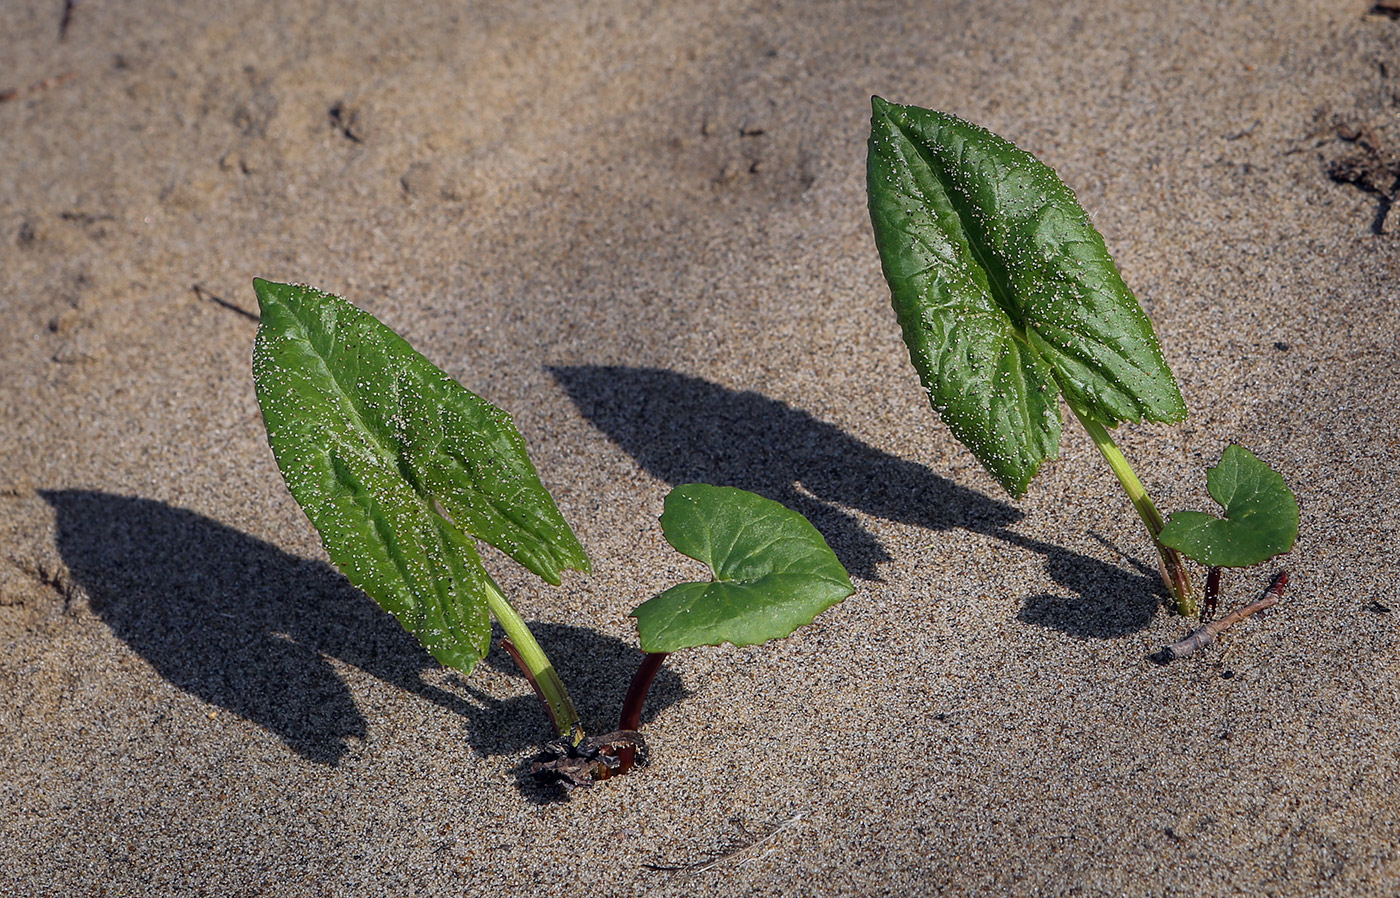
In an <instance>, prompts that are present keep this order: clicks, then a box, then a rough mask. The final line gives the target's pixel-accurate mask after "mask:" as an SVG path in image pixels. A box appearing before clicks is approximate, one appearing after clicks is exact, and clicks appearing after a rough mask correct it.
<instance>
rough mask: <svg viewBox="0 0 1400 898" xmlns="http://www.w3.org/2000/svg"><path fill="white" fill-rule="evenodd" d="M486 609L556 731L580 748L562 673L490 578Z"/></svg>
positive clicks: (579, 732)
mask: <svg viewBox="0 0 1400 898" xmlns="http://www.w3.org/2000/svg"><path fill="white" fill-rule="evenodd" d="M486 607H487V608H489V609H490V610H491V614H492V615H493V616H494V617H495V618H496V620H497V622H499V623H500V625H501V629H502V630H504V631H505V632H506V638H507V639H508V640H509V642H508V643H507V644H506V649H507V651H509V652H510V654H511V657H512V658H514V659H515V662H516V663H517V664H519V665H520V669H521V670H522V671H523V672H524V673H525V675H526V676H527V677H528V678H529V679H530V685H531V686H533V687H535V691H536V693H538V694H539V697H540V701H541V702H543V703H544V707H545V710H546V711H548V712H549V719H550V721H551V722H552V723H553V724H554V731H555V732H556V733H558V734H559V736H560V737H565V738H568V739H569V741H570V742H572V743H573V744H574V745H577V744H578V743H579V742H580V741H582V739H583V727H581V726H580V725H579V717H578V711H577V710H576V709H575V708H574V703H573V702H572V701H571V700H570V699H569V690H567V689H565V688H564V681H563V680H561V679H560V678H559V673H558V672H557V671H556V670H555V669H554V665H553V664H551V663H550V661H549V656H548V655H546V654H545V653H544V649H543V648H541V647H540V643H539V641H538V640H537V639H535V635H534V634H533V633H531V632H530V628H529V627H528V626H526V625H525V619H524V618H522V617H521V616H520V613H519V612H517V611H516V610H515V606H513V605H511V603H510V601H509V600H507V599H506V597H505V595H504V594H502V592H501V588H500V587H499V586H497V585H496V582H495V581H494V580H491V579H490V578H489V577H488V578H487V580H486Z"/></svg>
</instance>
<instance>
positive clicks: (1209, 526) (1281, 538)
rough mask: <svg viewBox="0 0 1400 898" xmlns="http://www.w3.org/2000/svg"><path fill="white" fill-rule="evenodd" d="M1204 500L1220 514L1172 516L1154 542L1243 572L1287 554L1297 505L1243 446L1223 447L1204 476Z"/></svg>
mask: <svg viewBox="0 0 1400 898" xmlns="http://www.w3.org/2000/svg"><path fill="white" fill-rule="evenodd" d="M1206 488H1207V489H1208V490H1209V491H1210V497H1211V498H1212V499H1214V500H1215V501H1216V502H1219V503H1220V505H1221V506H1222V507H1223V508H1224V509H1225V516H1224V517H1223V518H1217V517H1216V516H1215V515H1212V514H1208V513H1206V512H1204V511H1177V512H1173V513H1172V514H1171V515H1170V516H1169V517H1168V518H1167V526H1166V527H1165V528H1163V530H1162V533H1161V535H1160V536H1158V539H1159V540H1160V541H1161V543H1162V545H1164V546H1169V547H1170V548H1173V549H1176V550H1177V551H1178V552H1181V553H1183V554H1185V555H1186V556H1187V557H1189V558H1194V559H1196V560H1197V561H1199V562H1200V563H1201V564H1207V565H1210V566H1211V567H1249V566H1250V565H1252V564H1259V563H1260V562H1263V561H1268V560H1269V559H1270V558H1273V557H1274V556H1275V555H1281V554H1283V553H1284V552H1287V551H1288V550H1289V549H1291V548H1293V543H1294V541H1295V540H1297V538H1298V500H1297V499H1295V498H1294V496H1293V491H1292V490H1290V489H1289V488H1288V484H1286V483H1284V482H1283V478H1282V477H1280V476H1279V474H1278V473H1277V472H1276V471H1274V469H1273V468H1271V467H1269V466H1268V465H1267V464H1265V463H1264V462H1262V461H1260V460H1259V458H1258V457H1257V456H1255V454H1254V453H1253V452H1250V451H1249V450H1248V449H1245V448H1244V447H1243V446H1229V447H1227V448H1226V449H1225V451H1224V452H1223V453H1222V454H1221V456H1220V463H1219V464H1217V465H1216V466H1215V467H1213V468H1211V469H1210V470H1208V471H1206Z"/></svg>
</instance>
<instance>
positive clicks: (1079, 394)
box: [867, 97, 1298, 614]
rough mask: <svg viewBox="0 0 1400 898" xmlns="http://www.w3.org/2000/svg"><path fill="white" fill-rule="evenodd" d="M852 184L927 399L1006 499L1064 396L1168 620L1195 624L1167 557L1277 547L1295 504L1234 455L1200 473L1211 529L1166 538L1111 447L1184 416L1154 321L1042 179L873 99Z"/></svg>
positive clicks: (1064, 198) (1245, 458) (1045, 438)
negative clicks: (1143, 542)
mask: <svg viewBox="0 0 1400 898" xmlns="http://www.w3.org/2000/svg"><path fill="white" fill-rule="evenodd" d="M867 187H868V195H869V204H870V218H871V223H872V225H873V227H874V232H875V243H876V246H877V247H878V249H879V253H880V260H881V264H882V267H883V270H884V275H885V280H886V281H887V282H888V284H889V287H890V293H891V297H892V301H893V305H894V310H895V314H896V316H897V317H898V319H899V324H900V327H901V329H902V330H903V334H904V342H905V344H906V345H907V346H908V348H909V357H910V359H911V361H912V362H913V364H914V368H915V370H916V371H917V372H918V375H919V379H920V381H921V382H922V384H923V386H924V389H925V390H926V391H927V393H928V397H929V401H930V403H931V404H932V406H933V408H934V410H935V411H936V412H937V413H938V415H939V417H941V418H942V419H943V421H944V423H945V424H947V425H948V428H949V429H950V430H951V431H952V432H953V434H954V435H955V436H956V437H957V438H958V439H959V440H961V441H962V442H963V443H964V444H965V445H966V446H967V447H968V448H969V449H971V450H972V453H973V454H974V455H975V456H976V457H977V459H978V460H979V461H981V462H982V464H983V465H984V466H985V467H986V468H987V470H988V471H990V472H991V474H992V475H993V476H994V477H995V478H996V479H997V481H998V482H999V483H1001V485H1002V486H1003V487H1004V488H1005V489H1006V490H1007V492H1008V493H1010V494H1011V495H1012V496H1013V497H1017V498H1019V497H1020V496H1022V495H1024V493H1025V491H1026V488H1027V486H1028V485H1029V484H1030V481H1031V479H1032V478H1034V477H1035V475H1036V472H1037V471H1038V470H1039V469H1040V466H1041V464H1042V462H1044V461H1045V460H1046V459H1047V458H1054V457H1055V456H1056V455H1057V454H1058V453H1059V446H1060V428H1061V423H1062V419H1061V414H1060V398H1061V397H1063V399H1064V402H1065V404H1066V405H1067V406H1068V407H1069V409H1070V411H1071V412H1072V413H1073V414H1074V416H1075V417H1076V418H1078V419H1079V421H1080V423H1081V424H1082V425H1083V426H1084V429H1085V430H1087V431H1088V433H1089V436H1090V437H1091V438H1092V439H1093V441H1094V445H1095V446H1097V447H1098V449H1099V451H1100V452H1101V453H1102V454H1103V456H1104V458H1105V459H1106V460H1107V461H1108V464H1109V466H1110V467H1111V468H1112V470H1113V473H1114V474H1115V475H1117V477H1118V479H1119V481H1120V482H1121V483H1122V485H1123V488H1124V489H1125V490H1126V491H1127V493H1128V498H1129V499H1130V500H1131V502H1132V504H1133V507H1134V508H1135V509H1136V510H1137V512H1138V515H1139V516H1140V517H1141V518H1142V521H1143V523H1144V524H1145V525H1146V527H1147V531H1148V533H1149V535H1150V536H1151V539H1152V543H1153V545H1154V547H1155V548H1156V551H1157V553H1158V555H1159V557H1160V559H1161V570H1162V576H1163V581H1164V582H1165V584H1166V586H1167V589H1168V590H1169V591H1170V593H1171V595H1172V597H1173V600H1174V602H1175V606H1176V608H1177V610H1178V611H1180V612H1181V613H1183V614H1194V613H1195V612H1196V611H1197V595H1196V592H1195V590H1194V588H1193V587H1192V585H1191V578H1190V575H1189V573H1188V570H1187V567H1186V564H1185V562H1184V561H1183V558H1182V554H1183V553H1184V554H1185V555H1187V556H1189V557H1192V558H1195V559H1196V560H1198V561H1201V562H1202V563H1204V564H1207V565H1211V566H1217V565H1230V566H1236V565H1249V564H1257V563H1259V562H1262V561H1265V560H1267V559H1268V558H1270V557H1272V556H1273V555H1275V554H1279V553H1281V552H1286V551H1287V550H1288V549H1289V548H1290V547H1291V546H1292V544H1293V540H1294V538H1295V537H1296V534H1297V524H1298V512H1297V505H1296V502H1295V501H1294V499H1293V495H1292V493H1291V492H1289V491H1288V488H1287V487H1286V486H1285V485H1284V484H1283V480H1282V478H1279V477H1278V475H1276V474H1274V473H1273V472H1272V471H1270V470H1269V469H1268V467H1267V466H1266V465H1264V463H1263V462H1261V461H1259V460H1258V459H1257V458H1255V456H1254V455H1253V454H1251V453H1249V452H1248V451H1247V450H1244V449H1240V448H1239V447H1231V448H1230V449H1227V450H1226V455H1225V457H1224V458H1223V459H1222V461H1221V465H1220V467H1218V468H1217V469H1216V470H1215V471H1214V472H1212V475H1211V478H1212V479H1211V494H1212V495H1213V496H1215V497H1216V498H1217V499H1219V500H1220V501H1221V502H1222V504H1224V505H1226V516H1225V519H1223V520H1218V521H1216V522H1215V523H1214V524H1209V523H1206V522H1204V521H1203V519H1202V518H1201V517H1197V515H1200V513H1195V512H1193V513H1178V514H1177V515H1175V516H1173V521H1172V524H1171V525H1168V524H1167V522H1166V521H1165V520H1164V519H1163V517H1162V514H1161V512H1160V511H1158V509H1157V506H1156V504H1155V503H1154V502H1153V501H1152V498H1151V497H1150V496H1149V495H1148V493H1147V490H1146V489H1145V488H1144V487H1143V485H1142V482H1141V481H1140V480H1139V479H1138V477H1137V475H1136V474H1135V473H1134V472H1133V469H1132V468H1131V467H1130V466H1129V464H1128V462H1127V459H1125V458H1124V457H1123V453H1122V452H1121V451H1119V449H1118V447H1117V445H1115V444H1114V442H1113V440H1112V439H1111V438H1110V437H1109V434H1108V431H1109V430H1110V429H1111V428H1115V427H1117V426H1118V425H1120V424H1123V423H1126V422H1133V423H1137V422H1141V421H1158V422H1163V423H1175V422H1179V421H1182V420H1184V419H1185V418H1186V414H1187V412H1186V403H1185V402H1184V400H1183V399H1182V396H1181V391H1180V389H1179V388H1178V387H1177V383H1176V379H1175V377H1174V376H1173V375H1172V372H1171V370H1170V368H1168V367H1167V363H1166V360H1165V358H1164V357H1163V354H1162V349H1161V347H1160V345H1159V344H1158V342H1157V336H1156V334H1155V333H1154V332H1153V329H1152V323H1151V322H1150V321H1149V320H1148V318H1147V315H1146V314H1145V313H1144V312H1143V309H1142V307H1141V305H1139V304H1138V301H1137V299H1136V298H1135V297H1134V296H1133V294H1132V291H1130V290H1129V289H1128V287H1127V285H1126V284H1125V283H1124V282H1123V278H1122V277H1121V276H1120V275H1119V272H1118V268H1117V266H1115V265H1114V263H1113V259H1112V257H1111V256H1110V255H1109V253H1108V250H1107V248H1106V247H1105V245H1104V241H1103V238H1102V237H1101V236H1100V235H1099V233H1098V231H1096V230H1095V229H1094V227H1093V225H1092V224H1090V222H1089V217H1088V215H1087V214H1086V213H1085V211H1084V209H1083V208H1082V207H1081V206H1080V205H1079V202H1078V201H1077V200H1076V199H1075V197H1074V194H1073V192H1072V191H1071V190H1070V189H1069V188H1068V187H1067V186H1065V184H1064V183H1063V182H1062V181H1061V180H1060V179H1059V177H1058V176H1056V174H1055V173H1054V171H1052V170H1051V169H1050V168H1049V167H1048V166H1046V165H1044V164H1043V163H1041V162H1039V161H1038V160H1037V159H1035V157H1033V156H1031V155H1030V154H1029V153H1026V152H1025V151H1023V150H1020V149H1018V148H1017V147H1015V146H1014V145H1012V144H1011V143H1009V142H1008V141H1006V140H1004V139H1002V138H1000V137H998V136H996V135H995V134H992V133H991V132H989V131H987V130H986V129H984V128H980V127H978V126H976V125H973V124H970V123H968V122H966V121H963V120H962V119H959V118H957V117H956V116H953V115H948V114H946V113H942V112H935V111H933V110H929V109H922V108H919V107H916V106H900V105H897V104H894V103H890V102H887V101H885V100H883V99H881V98H879V97H875V98H874V99H873V115H872V117H871V130H870V141H869V155H868V159H867ZM1265 471H1267V472H1268V474H1269V475H1272V477H1269V476H1266V475H1265V474H1264V473H1263V472H1265ZM1217 481H1218V482H1219V484H1220V489H1221V492H1217ZM1227 481H1228V482H1229V483H1230V484H1236V483H1238V485H1239V486H1240V487H1241V489H1236V488H1235V487H1234V486H1231V487H1230V488H1229V489H1226V484H1227ZM1246 491H1248V492H1249V498H1248V499H1246V498H1245V492H1246ZM1224 494H1228V496H1227V498H1228V499H1229V500H1230V501H1226V499H1222V498H1221V496H1222V495H1224ZM1231 502H1233V503H1234V505H1233V506H1232V505H1231ZM1227 547H1228V550H1227Z"/></svg>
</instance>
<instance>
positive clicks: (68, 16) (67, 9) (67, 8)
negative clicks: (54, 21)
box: [58, 0, 78, 41]
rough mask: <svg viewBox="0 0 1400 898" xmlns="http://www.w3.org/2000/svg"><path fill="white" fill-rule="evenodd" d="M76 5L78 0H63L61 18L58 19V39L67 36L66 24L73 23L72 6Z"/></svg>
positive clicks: (60, 39)
mask: <svg viewBox="0 0 1400 898" xmlns="http://www.w3.org/2000/svg"><path fill="white" fill-rule="evenodd" d="M77 5H78V0H63V18H61V19H59V20H58V39H59V41H62V40H64V39H65V38H67V37H68V26H69V25H72V24H73V8H74V7H75V6H77Z"/></svg>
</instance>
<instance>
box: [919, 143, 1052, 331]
mask: <svg viewBox="0 0 1400 898" xmlns="http://www.w3.org/2000/svg"><path fill="white" fill-rule="evenodd" d="M891 124H893V125H894V126H895V128H896V129H897V130H898V131H899V133H900V136H901V137H903V138H904V139H905V140H906V141H907V142H908V143H909V145H910V146H912V147H913V148H914V152H915V153H917V154H918V156H919V158H920V159H921V160H923V163H924V165H925V166H927V167H928V170H929V171H930V172H931V173H933V175H934V179H935V180H937V181H938V186H939V187H940V188H942V189H943V195H944V196H945V197H947V199H948V204H949V205H950V206H952V207H953V211H954V212H955V213H956V214H957V216H958V223H959V224H960V225H962V230H963V235H964V236H965V237H966V238H967V246H968V250H969V251H970V252H971V253H972V256H973V259H974V261H976V263H977V266H978V268H980V269H981V270H982V273H983V275H984V276H985V277H986V279H987V291H988V292H989V293H990V294H991V296H992V302H994V303H996V305H997V308H999V309H1001V311H1002V314H1004V315H1005V316H1006V323H1007V325H1008V326H1009V327H1010V329H1011V332H1012V335H1013V336H1014V337H1015V338H1016V339H1017V340H1018V341H1019V342H1020V343H1021V344H1022V345H1024V346H1026V347H1027V348H1028V349H1030V350H1031V351H1032V352H1034V351H1035V347H1034V346H1032V345H1031V343H1030V339H1029V337H1027V335H1026V333H1025V327H1024V325H1021V324H1017V321H1018V320H1019V319H1022V318H1024V316H1023V315H1022V314H1021V313H1020V311H1019V310H1018V309H1017V308H1016V306H1015V305H1014V304H1013V303H1012V302H1011V290H1010V287H1009V286H1008V285H1007V284H1005V283H1003V281H1002V280H1001V279H1000V278H999V277H997V276H996V273H995V271H994V270H993V269H992V268H991V267H989V266H988V264H987V256H986V255H985V254H984V252H983V250H982V243H983V242H984V241H983V240H980V239H977V238H978V237H982V236H985V235H983V234H982V233H981V232H980V231H978V230H975V229H974V228H973V227H971V226H970V224H971V222H973V221H975V219H974V217H973V216H971V215H970V214H969V210H968V209H967V207H966V205H965V203H964V202H963V201H962V200H961V198H960V197H958V196H957V194H956V192H955V191H951V190H948V189H947V188H946V187H945V186H944V180H945V178H944V172H943V167H942V166H940V165H938V164H937V159H936V158H935V157H934V156H932V155H931V154H930V153H929V152H927V150H926V149H925V147H924V145H923V144H922V142H921V141H919V140H917V139H915V135H913V134H911V133H910V131H909V130H908V129H906V128H905V126H904V124H903V123H902V122H896V121H893V120H891ZM966 152H967V147H966V144H964V146H963V149H962V153H963V155H964V156H965V155H966Z"/></svg>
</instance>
